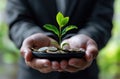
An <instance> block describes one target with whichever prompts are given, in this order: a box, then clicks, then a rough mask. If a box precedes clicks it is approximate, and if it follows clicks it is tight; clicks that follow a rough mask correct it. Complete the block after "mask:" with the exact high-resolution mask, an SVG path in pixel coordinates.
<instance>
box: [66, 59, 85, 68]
mask: <svg viewBox="0 0 120 79" xmlns="http://www.w3.org/2000/svg"><path fill="white" fill-rule="evenodd" d="M68 64H69V65H70V66H73V67H76V68H82V67H83V66H85V65H86V61H85V60H84V59H78V58H72V59H70V60H69V62H68Z"/></svg>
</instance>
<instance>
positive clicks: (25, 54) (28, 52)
mask: <svg viewBox="0 0 120 79" xmlns="http://www.w3.org/2000/svg"><path fill="white" fill-rule="evenodd" d="M21 55H22V56H23V57H24V59H25V61H31V60H32V58H33V55H32V51H31V49H27V48H26V49H22V50H21Z"/></svg>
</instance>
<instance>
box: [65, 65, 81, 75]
mask: <svg viewBox="0 0 120 79" xmlns="http://www.w3.org/2000/svg"><path fill="white" fill-rule="evenodd" d="M64 71H67V72H71V73H73V72H77V71H79V69H78V68H76V67H73V66H69V65H68V66H67V67H66V68H65V69H64Z"/></svg>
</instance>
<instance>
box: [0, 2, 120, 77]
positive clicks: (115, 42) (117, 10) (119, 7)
mask: <svg viewBox="0 0 120 79" xmlns="http://www.w3.org/2000/svg"><path fill="white" fill-rule="evenodd" d="M5 3H6V0H0V79H16V76H17V74H16V73H17V71H18V66H17V65H18V59H19V50H18V49H17V48H16V47H15V45H14V44H13V43H12V41H10V39H9V37H8V27H7V25H6V23H5V16H4V15H5V12H4V11H5ZM113 24H114V28H113V30H112V37H111V39H110V40H109V42H108V44H107V45H106V46H105V48H103V49H102V50H101V51H100V54H99V56H98V58H97V60H98V65H99V68H100V74H99V77H100V79H120V0H115V3H114V18H113Z"/></svg>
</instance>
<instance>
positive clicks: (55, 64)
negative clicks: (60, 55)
mask: <svg viewBox="0 0 120 79" xmlns="http://www.w3.org/2000/svg"><path fill="white" fill-rule="evenodd" d="M52 69H53V70H54V71H57V70H59V69H60V64H59V63H58V62H57V61H52Z"/></svg>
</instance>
